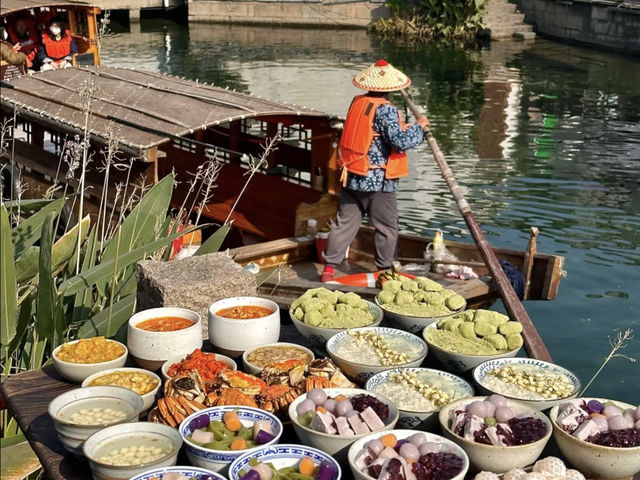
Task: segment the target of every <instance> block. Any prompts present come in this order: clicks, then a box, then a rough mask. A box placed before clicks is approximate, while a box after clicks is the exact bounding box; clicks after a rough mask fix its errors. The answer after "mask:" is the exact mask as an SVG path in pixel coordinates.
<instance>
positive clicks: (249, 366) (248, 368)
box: [242, 342, 316, 375]
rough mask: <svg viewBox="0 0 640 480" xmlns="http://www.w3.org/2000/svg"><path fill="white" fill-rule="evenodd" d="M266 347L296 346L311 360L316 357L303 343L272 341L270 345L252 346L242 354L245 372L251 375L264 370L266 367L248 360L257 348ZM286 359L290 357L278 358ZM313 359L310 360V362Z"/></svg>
mask: <svg viewBox="0 0 640 480" xmlns="http://www.w3.org/2000/svg"><path fill="white" fill-rule="evenodd" d="M265 347H295V348H297V349H299V350H302V351H304V352H305V353H306V354H307V355H310V356H311V360H313V359H315V358H316V357H315V355H314V354H313V352H312V351H311V350H309V349H308V348H306V347H303V346H302V345H298V344H296V343H287V342H277V343H271V344H269V345H262V346H260V347H256V348H252V349H251V350H247V351H245V352H244V353H243V354H242V365H243V366H244V371H245V372H247V373H250V374H251V375H258V374H259V373H260V372H261V371H262V369H263V368H264V367H259V366H258V365H254V364H253V363H250V362H249V360H248V357H249V355H250V354H251V352H253V351H255V350H257V349H258V348H265ZM285 360H288V358H282V359H281V360H278V361H280V362H283V361H285ZM311 360H309V362H310V361H311Z"/></svg>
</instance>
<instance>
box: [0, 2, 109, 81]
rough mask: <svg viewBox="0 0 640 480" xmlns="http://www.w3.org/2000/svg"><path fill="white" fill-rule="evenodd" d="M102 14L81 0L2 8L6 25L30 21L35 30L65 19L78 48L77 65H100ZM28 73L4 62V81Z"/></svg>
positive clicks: (0, 73) (12, 4)
mask: <svg viewBox="0 0 640 480" xmlns="http://www.w3.org/2000/svg"><path fill="white" fill-rule="evenodd" d="M98 13H100V9H99V8H98V7H95V6H93V5H91V4H89V3H86V2H83V1H81V0H3V2H2V4H0V16H1V17H2V23H3V25H10V24H11V23H12V22H13V21H15V19H17V18H26V19H28V20H30V23H32V28H35V25H36V24H42V23H43V24H48V22H49V21H50V20H51V19H52V18H54V17H58V18H63V19H65V20H66V23H67V25H68V26H69V30H70V31H71V36H72V37H73V39H74V40H75V41H76V45H77V46H78V53H76V54H75V55H73V59H72V63H73V65H100V52H99V47H98V22H97V19H96V15H97V14H98ZM24 73H26V72H25V69H24V66H21V67H18V66H14V65H9V64H8V63H6V62H5V61H2V65H1V69H0V79H1V80H4V79H6V78H12V77H16V76H20V75H22V74H24Z"/></svg>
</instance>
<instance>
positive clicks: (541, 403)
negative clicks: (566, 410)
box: [473, 358, 582, 410]
mask: <svg viewBox="0 0 640 480" xmlns="http://www.w3.org/2000/svg"><path fill="white" fill-rule="evenodd" d="M518 365H530V366H533V367H537V368H540V369H542V370H544V371H546V372H549V373H554V374H560V375H564V376H565V377H567V378H568V379H569V382H570V383H571V385H573V393H572V394H571V395H569V396H566V397H564V398H559V399H556V400H553V399H549V400H525V399H524V398H519V397H517V396H515V395H509V394H507V393H505V392H503V391H502V392H500V391H496V390H492V389H491V388H489V387H488V386H486V385H485V384H484V382H485V379H486V378H487V375H489V372H490V371H492V370H495V369H496V368H503V367H507V366H518ZM473 380H474V381H475V383H476V384H477V385H478V387H479V393H481V394H483V395H491V394H492V393H497V394H499V395H502V396H503V397H506V398H509V399H512V400H517V401H519V402H521V403H524V404H526V405H529V406H530V407H531V408H533V409H535V410H546V409H548V408H551V407H553V406H554V405H558V404H559V403H561V402H563V401H565V400H567V399H569V398H575V397H577V396H578V393H580V390H581V389H582V384H581V383H580V379H579V378H578V377H577V376H576V375H574V374H573V373H572V372H570V371H569V370H567V369H566V368H562V367H560V366H558V365H555V364H553V363H549V362H545V361H543V360H536V359H535V358H497V359H495V360H489V361H487V362H483V363H481V364H480V365H478V366H477V367H476V368H474V369H473Z"/></svg>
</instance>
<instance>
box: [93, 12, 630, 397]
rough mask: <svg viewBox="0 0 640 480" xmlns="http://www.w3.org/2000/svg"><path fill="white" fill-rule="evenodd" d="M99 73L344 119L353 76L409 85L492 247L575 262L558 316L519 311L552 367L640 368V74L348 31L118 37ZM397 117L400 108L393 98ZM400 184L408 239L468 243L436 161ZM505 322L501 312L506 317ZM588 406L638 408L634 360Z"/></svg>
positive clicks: (538, 309)
mask: <svg viewBox="0 0 640 480" xmlns="http://www.w3.org/2000/svg"><path fill="white" fill-rule="evenodd" d="M112 29H113V30H114V32H115V33H111V34H110V35H108V36H107V37H106V38H105V39H104V41H103V45H102V52H103V62H104V64H105V65H118V66H126V67H135V68H144V69H149V70H154V71H162V72H166V73H170V74H174V75H179V76H186V77H188V78H192V79H199V80H200V81H206V82H212V83H214V84H216V85H219V86H223V87H230V88H235V89H239V90H242V91H248V92H251V93H253V94H257V95H262V96H266V97H269V98H273V99H279V100H283V101H287V102H291V103H296V104H302V105H306V106H309V107H313V108H317V109H320V110H324V111H328V112H331V113H335V114H339V115H344V114H345V113H346V110H347V108H348V106H349V103H350V101H351V99H352V97H353V96H354V95H355V94H357V93H359V91H358V90H357V89H356V88H355V87H353V86H352V85H351V78H352V76H353V74H354V73H355V72H357V71H358V70H360V69H362V68H365V67H366V66H368V65H369V64H371V63H372V62H374V61H376V60H377V59H379V58H385V59H387V60H388V61H389V62H391V63H392V64H394V65H395V66H396V67H398V68H400V69H402V70H403V71H405V72H406V73H407V74H408V75H409V76H410V77H411V78H412V80H413V85H412V86H411V88H410V93H411V95H412V96H413V97H414V98H415V99H416V100H417V102H418V103H420V104H421V105H422V106H423V107H426V109H427V112H428V115H429V118H430V120H431V124H432V128H433V133H434V135H435V137H436V139H437V140H438V142H439V145H440V147H441V149H442V151H443V153H444V154H445V156H446V157H447V159H448V161H449V163H450V166H451V167H452V169H453V171H454V173H455V174H456V177H457V179H458V181H459V183H460V184H461V185H462V186H463V189H464V191H465V195H466V196H467V199H468V200H469V202H470V204H471V206H472V208H473V211H474V213H475V215H476V218H477V220H478V221H479V222H480V224H481V225H482V226H483V228H484V229H485V232H486V234H487V236H488V238H489V240H490V242H491V244H492V245H496V246H501V247H510V248H517V249H524V248H525V246H526V243H527V240H528V229H529V227H530V226H537V227H538V228H539V229H540V236H539V237H538V248H539V251H542V252H547V253H556V254H560V255H563V256H565V257H566V264H565V270H566V271H567V277H566V278H565V279H564V280H563V281H562V284H561V286H560V292H559V296H558V298H557V299H556V300H555V301H551V302H541V301H539V302H526V303H525V307H526V308H527V310H528V312H529V314H530V316H531V318H532V319H533V320H534V322H535V325H536V327H537V328H538V330H539V331H540V333H541V335H542V337H543V339H544V341H545V343H546V345H547V346H548V348H549V350H550V352H551V355H552V357H553V358H554V361H555V362H556V363H558V364H560V365H562V366H565V367H567V368H569V369H571V370H572V371H574V372H575V373H576V374H577V375H578V376H579V377H580V378H581V379H582V381H583V382H585V383H586V381H587V380H588V379H589V378H590V377H591V375H592V374H593V373H594V372H595V370H596V369H597V368H598V367H599V366H600V364H601V363H602V361H603V358H604V357H605V356H606V355H607V354H608V352H609V350H610V346H609V341H610V340H612V339H614V338H615V335H616V332H617V331H620V330H624V329H627V328H632V329H635V330H636V337H635V338H633V339H632V340H630V341H629V342H628V345H627V348H626V349H625V350H623V351H622V352H621V353H625V354H626V355H628V356H631V357H640V325H639V323H640V322H639V316H640V59H638V58H635V59H633V58H629V57H624V56H621V55H617V54H614V53H606V52H602V51H598V50H591V49H584V48H577V47H571V46H567V45H563V44H559V43H554V42H550V41H546V40H536V41H535V42H534V43H522V42H494V43H493V44H492V45H491V46H485V47H475V48H466V49H463V48H445V47H440V46H437V45H434V44H426V45H420V46H410V47H408V46H398V45H392V44H383V43H380V42H378V41H375V40H372V39H371V38H369V37H368V36H367V35H366V33H365V32H363V31H357V30H356V31H354V30H310V29H305V30H296V29H283V28H266V27H246V26H234V27H230V26H222V25H202V24H200V25H193V24H192V25H191V26H190V28H189V27H188V26H187V25H181V24H178V23H173V22H171V21H169V20H149V21H145V20H143V22H142V24H141V28H139V29H138V31H137V32H127V31H126V30H125V29H124V28H122V27H120V26H118V25H117V24H112ZM397 100H398V102H400V99H399V98H398V99H397ZM410 160H411V162H412V173H411V176H410V178H408V179H404V180H403V181H402V183H401V192H400V193H399V208H400V225H401V229H402V230H403V231H405V232H411V233H417V234H427V235H431V234H433V232H434V230H435V229H436V228H440V229H442V230H443V231H444V232H445V235H446V238H449V239H452V238H460V239H466V240H468V239H469V238H470V236H469V232H468V230H467V229H466V226H465V224H464V222H463V221H462V220H461V218H460V216H459V214H458V212H457V209H456V207H455V204H454V203H453V201H452V198H451V195H450V193H449V191H448V189H447V187H446V185H445V183H444V182H443V180H442V179H441V176H440V173H439V170H438V169H437V167H436V166H435V164H434V162H433V160H432V158H431V156H430V154H429V152H428V147H427V146H426V145H423V146H422V147H421V148H419V149H417V150H414V151H412V152H410ZM498 308H501V307H500V305H498ZM589 393H590V394H591V395H594V396H602V397H608V398H614V399H617V400H622V401H627V402H631V403H635V404H638V403H640V361H639V362H636V363H632V362H630V361H629V360H627V359H625V358H622V357H618V358H614V359H613V360H612V361H611V362H610V363H609V364H608V366H607V367H606V369H605V370H604V371H603V373H602V374H601V375H600V376H599V377H598V379H597V381H596V382H595V383H594V385H593V386H592V387H591V388H590V390H589Z"/></svg>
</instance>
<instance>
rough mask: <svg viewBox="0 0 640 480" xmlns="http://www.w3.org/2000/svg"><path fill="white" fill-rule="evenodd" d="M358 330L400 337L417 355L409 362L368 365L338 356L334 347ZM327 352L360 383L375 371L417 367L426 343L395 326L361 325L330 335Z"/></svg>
mask: <svg viewBox="0 0 640 480" xmlns="http://www.w3.org/2000/svg"><path fill="white" fill-rule="evenodd" d="M358 330H371V331H373V333H375V334H378V335H380V334H385V335H392V336H394V337H400V338H402V339H404V340H405V341H407V342H409V343H410V344H412V345H414V346H415V347H416V348H417V349H418V350H419V353H418V355H417V356H416V357H415V358H414V359H413V360H412V361H410V362H408V363H405V364H404V365H397V366H391V365H387V366H385V365H369V364H365V363H357V362H354V361H353V360H347V359H346V358H343V357H340V356H338V355H337V354H336V352H335V350H336V347H337V346H338V345H339V344H340V342H342V341H343V340H345V339H346V338H348V337H349V332H353V331H358ZM326 348H327V353H328V354H329V356H330V357H331V359H332V360H333V361H334V362H335V364H336V365H337V366H338V367H339V368H340V369H341V370H342V371H343V372H344V373H345V374H346V375H347V376H348V377H350V378H351V379H353V380H355V381H356V382H358V383H360V384H364V383H365V382H366V381H367V380H368V379H369V378H371V377H372V376H373V375H375V374H376V373H380V372H384V371H385V370H390V369H392V368H400V367H419V366H420V365H421V364H422V361H423V360H424V358H425V357H426V356H427V344H426V343H425V342H424V340H422V339H421V338H420V337H418V336H416V335H414V334H413V333H409V332H405V331H404V330H398V329H397V328H387V327H361V328H352V329H350V330H345V331H342V332H340V333H337V334H336V335H334V336H333V337H331V338H330V339H329V340H328V341H327V347H326Z"/></svg>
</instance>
